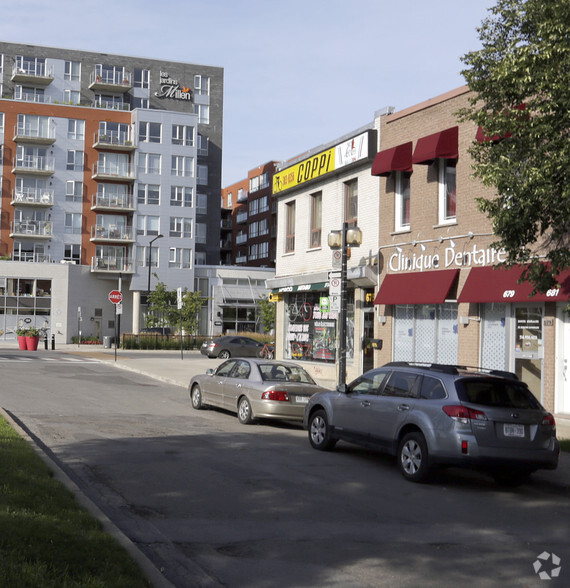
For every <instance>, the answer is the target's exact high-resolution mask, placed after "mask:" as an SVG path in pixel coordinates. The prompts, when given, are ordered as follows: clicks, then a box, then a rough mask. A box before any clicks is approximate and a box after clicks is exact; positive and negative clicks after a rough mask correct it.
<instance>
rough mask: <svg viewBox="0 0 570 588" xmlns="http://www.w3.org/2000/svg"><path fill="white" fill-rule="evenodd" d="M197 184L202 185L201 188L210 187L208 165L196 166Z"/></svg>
mask: <svg viewBox="0 0 570 588" xmlns="http://www.w3.org/2000/svg"><path fill="white" fill-rule="evenodd" d="M196 172H197V174H196V175H197V177H196V183H197V184H200V185H201V186H207V185H208V166H207V165H198V166H196Z"/></svg>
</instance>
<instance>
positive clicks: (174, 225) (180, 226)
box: [169, 216, 192, 239]
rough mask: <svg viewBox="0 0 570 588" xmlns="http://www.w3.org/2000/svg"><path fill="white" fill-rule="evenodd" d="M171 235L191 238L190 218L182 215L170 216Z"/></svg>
mask: <svg viewBox="0 0 570 588" xmlns="http://www.w3.org/2000/svg"><path fill="white" fill-rule="evenodd" d="M169 235H170V236H171V237H179V238H185V239H191V238H192V219H190V218H183V217H176V216H171V217H170V233H169Z"/></svg>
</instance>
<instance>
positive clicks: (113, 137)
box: [93, 131, 136, 151]
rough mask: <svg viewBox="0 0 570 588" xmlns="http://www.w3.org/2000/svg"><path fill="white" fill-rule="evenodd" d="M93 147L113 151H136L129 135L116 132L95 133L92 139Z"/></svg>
mask: <svg viewBox="0 0 570 588" xmlns="http://www.w3.org/2000/svg"><path fill="white" fill-rule="evenodd" d="M93 147H94V148H95V149H111V150H113V151H134V150H135V149H136V145H134V143H133V141H131V139H130V138H129V133H122V132H121V133H120V132H118V131H107V132H106V133H100V132H99V131H97V132H96V133H95V137H94V139H93Z"/></svg>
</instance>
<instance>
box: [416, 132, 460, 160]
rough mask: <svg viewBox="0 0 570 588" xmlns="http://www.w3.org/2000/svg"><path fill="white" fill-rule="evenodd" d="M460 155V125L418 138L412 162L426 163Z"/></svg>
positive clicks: (455, 157)
mask: <svg viewBox="0 0 570 588" xmlns="http://www.w3.org/2000/svg"><path fill="white" fill-rule="evenodd" d="M458 157H459V127H451V128H450V129H446V130H445V131H440V132H439V133H434V134H433V135H428V136H427V137H422V138H421V139H418V142H417V143H416V148H415V149H414V155H413V157H412V163H418V164H426V163H431V162H432V161H433V160H434V159H438V158H443V159H457V158H458Z"/></svg>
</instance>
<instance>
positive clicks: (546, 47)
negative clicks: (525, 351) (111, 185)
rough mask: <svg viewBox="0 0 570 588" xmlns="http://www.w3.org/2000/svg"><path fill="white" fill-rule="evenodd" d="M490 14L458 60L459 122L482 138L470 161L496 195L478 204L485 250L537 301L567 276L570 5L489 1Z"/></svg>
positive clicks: (558, 0) (557, 0) (551, 0)
mask: <svg viewBox="0 0 570 588" xmlns="http://www.w3.org/2000/svg"><path fill="white" fill-rule="evenodd" d="M490 14H491V16H489V17H488V18H486V19H485V20H483V22H482V24H481V26H480V27H479V28H478V29H477V30H478V33H479V38H480V40H481V42H482V46H483V48H482V49H480V50H478V51H472V52H470V53H467V54H466V55H465V56H464V57H463V58H462V61H463V62H464V64H465V65H466V66H467V69H465V70H464V71H463V72H462V74H463V76H464V77H465V79H466V81H467V83H468V85H469V87H470V89H471V90H472V91H473V92H474V94H473V97H472V98H471V99H470V103H469V106H468V107H467V108H466V109H463V110H462V111H461V112H460V113H459V116H460V118H461V119H462V120H471V121H473V122H475V123H476V124H477V125H479V126H480V127H481V129H482V130H483V133H484V135H485V136H486V137H487V138H488V140H483V141H481V142H477V143H475V144H473V146H472V148H471V149H470V153H471V156H472V157H473V159H474V169H475V175H476V176H477V177H479V178H480V179H481V181H482V182H483V184H485V185H488V186H493V187H494V188H495V190H496V193H497V196H496V198H492V199H480V200H479V207H480V210H481V211H483V212H485V213H487V215H488V216H489V218H490V219H491V220H492V222H493V229H494V232H495V235H496V236H497V237H498V238H499V240H498V241H497V242H496V243H494V245H495V246H497V247H502V248H504V249H505V251H506V253H507V263H508V264H509V265H512V264H515V263H520V264H529V268H528V270H527V271H525V272H524V273H523V279H527V280H529V281H530V282H531V283H532V284H533V286H534V289H535V291H541V292H544V291H546V290H548V289H550V288H553V287H555V285H556V279H555V276H556V275H557V274H558V273H559V272H561V271H562V270H564V269H566V268H568V267H570V91H569V88H570V2H568V0H548V1H545V0H498V2H497V5H496V6H495V7H494V8H492V9H490ZM544 261H547V262H549V263H546V264H545V263H542V262H544Z"/></svg>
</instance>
